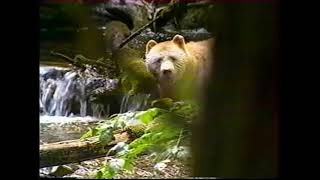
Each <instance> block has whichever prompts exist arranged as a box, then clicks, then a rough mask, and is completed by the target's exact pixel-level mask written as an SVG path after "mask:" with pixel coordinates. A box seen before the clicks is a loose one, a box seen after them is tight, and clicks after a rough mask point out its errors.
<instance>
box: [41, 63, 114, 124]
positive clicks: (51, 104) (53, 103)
mask: <svg viewBox="0 0 320 180" xmlns="http://www.w3.org/2000/svg"><path fill="white" fill-rule="evenodd" d="M116 85H117V80H112V79H105V78H100V77H88V76H83V75H82V74H81V73H80V72H79V71H77V70H72V69H67V68H57V67H41V66H40V97H39V101H40V115H47V116H67V117H68V116H81V117H84V116H94V117H98V118H100V117H102V116H108V115H109V109H110V104H108V102H106V103H105V104H97V103H94V102H90V101H89V97H90V96H91V95H92V93H93V92H94V91H95V90H97V89H99V88H102V90H106V91H108V90H112V89H114V88H115V87H116Z"/></svg>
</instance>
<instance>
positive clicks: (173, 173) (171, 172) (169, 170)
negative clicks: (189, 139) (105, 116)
mask: <svg viewBox="0 0 320 180" xmlns="http://www.w3.org/2000/svg"><path fill="white" fill-rule="evenodd" d="M110 158H111V157H110ZM105 161H106V157H102V158H97V159H92V160H87V161H83V162H80V163H72V164H68V165H66V166H67V167H69V168H71V169H72V171H74V172H72V173H70V174H67V175H63V176H61V175H58V174H57V173H52V172H51V173H50V175H48V172H47V173H42V175H40V176H41V177H68V178H95V174H96V173H97V172H98V171H99V169H100V168H101V166H102V165H103V164H104V163H105ZM154 165H155V163H153V162H152V159H151V158H150V156H148V155H143V156H140V157H139V158H138V159H137V160H136V161H135V162H134V166H133V169H132V171H130V172H129V171H122V172H119V173H118V174H117V175H116V176H115V177H114V178H115V179H128V178H130V179H131V178H139V179H141V178H142V179H159V178H190V177H191V173H192V171H191V170H192V169H191V166H190V165H187V164H185V163H182V162H180V161H178V160H171V161H170V162H167V163H166V167H164V168H163V169H161V171H159V170H156V169H155V168H154ZM51 171H52V170H51Z"/></svg>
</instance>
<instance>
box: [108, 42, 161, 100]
mask: <svg viewBox="0 0 320 180" xmlns="http://www.w3.org/2000/svg"><path fill="white" fill-rule="evenodd" d="M113 59H115V60H116V61H117V62H118V64H119V67H120V69H121V71H122V76H121V77H120V79H121V81H120V82H121V85H122V88H123V91H124V92H125V93H127V94H137V93H150V92H152V91H153V89H154V88H155V87H156V81H155V78H154V77H153V75H152V74H151V73H149V71H148V70H147V68H146V65H145V64H144V61H143V59H142V57H140V55H139V53H138V52H137V51H136V50H133V49H130V48H128V47H123V48H122V49H120V50H118V51H117V52H115V53H114V55H113Z"/></svg>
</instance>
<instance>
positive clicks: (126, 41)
mask: <svg viewBox="0 0 320 180" xmlns="http://www.w3.org/2000/svg"><path fill="white" fill-rule="evenodd" d="M160 17H161V16H158V17H157V18H155V19H153V20H152V21H150V22H149V23H147V24H146V25H144V26H142V27H141V28H139V29H138V30H137V31H135V32H134V33H132V34H131V35H130V36H129V37H127V38H126V39H125V40H123V41H122V43H121V44H120V46H119V49H120V48H122V47H123V46H124V45H125V44H127V43H128V42H129V41H131V40H132V39H133V38H135V37H136V36H137V35H138V34H140V33H141V32H142V31H143V30H145V29H146V28H147V27H149V26H150V25H151V24H152V23H154V22H155V21H157V20H158V19H160Z"/></svg>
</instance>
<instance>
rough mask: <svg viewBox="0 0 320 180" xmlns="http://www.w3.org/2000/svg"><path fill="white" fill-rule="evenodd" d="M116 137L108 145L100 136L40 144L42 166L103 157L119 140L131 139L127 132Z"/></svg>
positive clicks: (127, 140)
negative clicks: (101, 140)
mask: <svg viewBox="0 0 320 180" xmlns="http://www.w3.org/2000/svg"><path fill="white" fill-rule="evenodd" d="M114 137H115V140H114V141H112V142H110V143H108V144H107V145H104V144H102V143H100V142H99V141H98V137H92V138H88V139H87V140H79V139H76V140H68V141H61V142H56V143H50V144H44V145H40V168H43V167H49V166H56V165H62V164H69V163H75V162H81V161H85V160H89V159H94V158H98V157H103V156H105V155H106V153H107V152H108V150H109V149H110V148H112V147H113V146H114V145H116V144H117V143H118V142H121V141H122V142H129V141H130V140H131V139H130V138H129V136H128V133H127V132H122V133H118V134H115V135H114Z"/></svg>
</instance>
